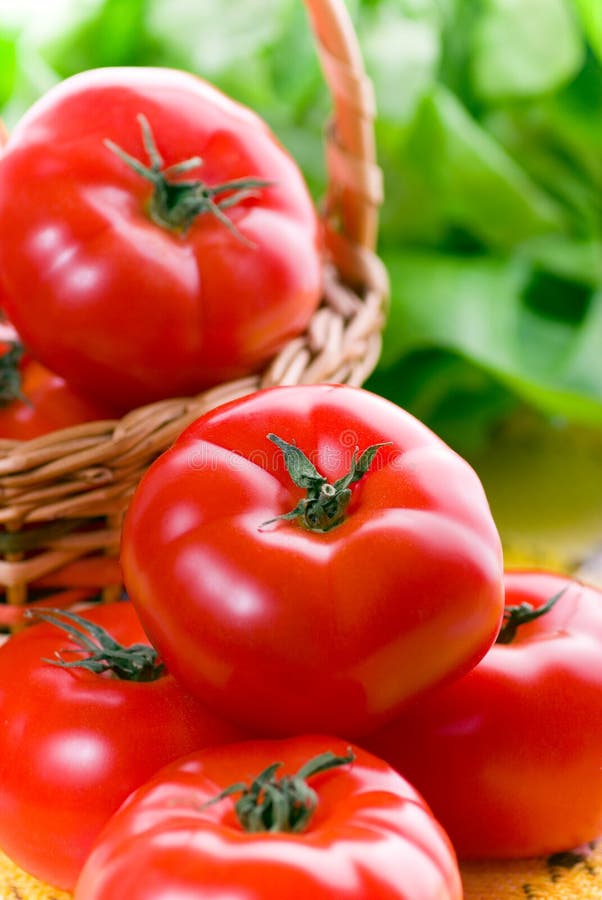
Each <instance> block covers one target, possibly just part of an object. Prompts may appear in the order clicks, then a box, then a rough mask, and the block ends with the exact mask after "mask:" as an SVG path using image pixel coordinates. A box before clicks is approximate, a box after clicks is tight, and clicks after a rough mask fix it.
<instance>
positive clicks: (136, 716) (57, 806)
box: [0, 603, 241, 890]
mask: <svg viewBox="0 0 602 900" xmlns="http://www.w3.org/2000/svg"><path fill="white" fill-rule="evenodd" d="M60 615H61V616H64V615H65V614H64V613H61V614H60ZM82 615H84V616H85V618H86V619H87V620H89V621H90V622H94V623H97V624H98V625H101V626H102V627H103V628H106V629H107V630H108V631H109V632H110V634H111V636H112V637H113V638H114V639H115V640H116V641H118V642H119V643H122V644H125V645H126V646H128V647H129V646H130V645H131V644H135V643H140V642H141V643H142V644H144V645H145V647H146V651H147V652H148V650H149V649H150V648H149V646H148V640H147V639H146V637H145V635H144V632H143V631H142V628H141V626H140V623H139V621H138V619H137V617H136V614H135V611H134V609H133V607H132V605H131V604H130V603H115V604H110V605H109V604H107V605H104V606H99V607H97V608H95V609H93V610H87V611H86V612H85V613H82ZM57 654H60V655H62V656H64V657H65V658H66V659H67V660H72V659H74V658H80V656H81V647H79V645H78V644H77V643H76V641H75V640H74V639H73V638H71V637H70V636H68V635H66V634H65V633H64V631H62V630H60V629H59V628H57V627H56V626H54V625H49V624H38V625H34V626H33V627H31V628H28V629H26V630H25V631H22V632H20V633H19V634H18V635H15V636H14V637H12V638H10V639H9V640H8V641H7V642H6V643H5V644H4V645H3V646H2V647H1V648H0V721H1V722H2V728H1V729H0V846H1V847H2V849H3V850H4V851H5V853H7V854H8V856H10V857H11V859H13V860H14V861H15V862H16V863H18V864H19V865H20V866H21V867H22V868H24V869H25V870H26V871H28V872H30V873H31V874H32V875H34V876H36V877H37V878H39V879H41V880H43V881H46V882H48V883H50V884H52V885H55V886H57V887H60V888H63V889H65V890H71V889H72V888H73V885H74V883H75V880H76V878H77V875H78V873H79V870H80V868H81V866H82V864H83V862H84V860H85V858H86V857H87V855H88V852H89V850H90V847H91V845H92V843H93V841H94V840H95V838H96V836H97V834H98V833H99V831H100V829H101V828H102V827H103V826H104V825H105V823H106V821H107V819H108V818H109V817H110V816H111V815H112V813H113V812H115V810H116V809H117V808H118V806H120V804H121V803H122V802H123V800H125V798H126V797H127V796H128V794H129V793H130V792H131V791H132V790H134V788H137V787H138V786H139V785H141V784H142V783H143V782H144V781H146V779H148V778H149V777H150V776H151V775H153V774H154V773H155V772H156V771H157V770H158V769H160V768H161V767H162V766H164V765H165V764H166V763H167V762H170V761H171V760H173V759H176V758H177V757H179V756H181V755H182V754H184V753H189V752H191V751H192V750H194V749H198V748H200V747H203V746H205V745H208V744H213V743H223V742H225V741H227V740H233V739H235V738H240V737H241V733H240V732H239V731H236V730H235V729H234V728H232V727H231V726H229V725H227V724H225V723H224V722H222V721H221V720H220V719H219V718H217V717H216V716H214V715H213V714H212V713H210V712H208V711H207V710H206V709H205V708H204V707H203V705H202V704H201V703H200V702H199V701H198V700H196V699H194V698H192V697H190V696H189V695H188V694H186V693H185V692H184V691H183V690H182V689H181V688H180V687H179V685H178V684H177V683H176V682H175V681H174V679H173V678H172V676H171V675H166V674H162V675H161V674H160V672H159V673H155V674H158V675H159V677H157V678H156V679H155V680H152V681H133V680H127V679H126V678H125V677H117V676H116V675H114V674H113V675H112V674H111V672H110V671H109V672H106V673H105V674H102V673H95V672H92V671H88V670H87V669H83V668H71V669H65V668H61V667H58V666H56V665H52V664H50V663H49V662H47V661H45V660H48V659H50V660H52V659H56V656H57Z"/></svg>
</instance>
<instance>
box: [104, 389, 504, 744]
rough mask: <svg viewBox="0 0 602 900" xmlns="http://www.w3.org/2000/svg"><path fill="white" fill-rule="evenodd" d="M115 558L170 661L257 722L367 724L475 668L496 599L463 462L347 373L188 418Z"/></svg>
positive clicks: (341, 729) (495, 566)
mask: <svg viewBox="0 0 602 900" xmlns="http://www.w3.org/2000/svg"><path fill="white" fill-rule="evenodd" d="M268 436H269V437H268ZM295 441H296V442H297V444H298V446H297V447H292V448H289V449H288V450H286V451H285V450H283V447H284V448H285V447H286V443H287V442H288V443H289V444H291V445H292V443H293V442H295ZM278 442H280V444H279V443H278ZM356 446H357V447H358V448H359V451H357V452H356V450H355V448H356ZM299 451H302V454H301V456H302V455H303V453H304V454H305V458H306V462H305V463H303V460H302V459H301V458H300V456H299ZM286 458H288V459H289V460H290V466H291V471H293V472H295V477H296V478H297V480H298V481H301V482H304V483H305V484H306V488H307V490H306V489H305V488H303V487H300V486H298V485H297V484H295V482H294V480H293V478H292V477H291V474H289V472H288V471H287V467H286V465H285V459H286ZM307 464H309V467H310V468H309V469H307ZM312 468H313V473H314V474H312ZM350 472H351V473H352V475H353V477H351V476H349V477H348V475H349V473H350ZM320 473H321V474H320ZM338 479H342V481H341V482H340V483H339V484H338V485H335V484H333V482H335V481H337V480H338ZM304 480H305V481H304ZM343 481H344V482H345V483H343ZM313 495H317V496H314V497H313V499H311V497H312V496H313ZM289 515H290V518H289ZM278 517H280V518H278ZM282 517H284V518H282ZM275 519H277V521H273V520H275ZM310 520H312V521H313V525H312V524H311V523H310ZM304 523H305V524H304ZM121 560H122V569H123V574H124V580H125V583H126V585H127V589H128V594H129V596H130V597H131V599H132V601H133V602H134V604H135V605H136V607H137V609H138V612H139V615H140V617H141V619H142V622H143V624H144V627H145V629H146V630H147V633H148V634H149V636H150V637H151V639H152V641H153V643H154V644H155V646H157V648H158V649H159V650H160V652H161V655H162V656H163V658H164V659H165V661H166V663H167V665H168V667H169V669H170V671H172V672H173V674H174V676H175V677H176V678H179V679H180V680H181V681H182V682H183V683H184V684H185V685H186V686H187V687H188V688H189V689H190V690H191V691H193V692H195V693H198V694H199V695H200V696H202V697H203V698H204V699H205V701H206V702H207V703H208V704H209V705H210V706H211V707H212V708H213V709H215V710H220V711H221V712H222V713H223V714H224V715H226V716H227V717H229V718H231V719H232V720H233V721H236V722H238V723H239V724H241V725H244V726H245V727H250V728H252V729H253V731H254V732H261V733H262V734H264V735H265V736H268V735H269V736H285V735H287V734H298V733H300V732H304V731H305V732H307V731H322V732H326V733H336V734H341V735H344V736H346V737H351V736H359V735H361V734H362V733H366V732H367V731H369V730H371V729H373V728H374V727H376V725H377V724H378V723H380V722H382V721H384V720H386V719H387V718H391V717H392V716H393V715H394V713H395V712H396V711H397V710H398V709H399V708H400V707H401V706H402V705H403V704H404V703H405V702H406V701H407V700H408V699H409V698H410V697H411V696H413V695H415V694H416V693H417V692H419V691H421V690H423V689H425V688H426V687H428V686H430V685H431V684H433V683H435V682H439V681H441V680H442V679H444V678H447V677H451V675H452V674H455V673H458V672H460V671H464V670H465V669H466V668H468V667H469V666H471V665H474V663H476V661H477V660H478V659H479V658H480V657H481V656H482V655H483V654H484V653H485V652H486V650H487V649H488V647H489V645H490V644H491V643H492V642H493V640H494V638H495V635H496V634H497V630H498V627H499V623H500V620H501V615H502V611H503V592H502V559H501V549H500V543H499V536H498V533H497V530H496V528H495V524H494V522H493V520H492V517H491V513H490V510H489V506H488V504H487V500H486V497H485V494H484V492H483V488H482V486H481V483H480V481H479V479H478V477H477V476H476V474H475V472H474V471H473V469H471V468H470V466H469V465H468V463H466V462H465V461H464V460H463V459H461V458H460V457H459V456H458V455H457V454H456V453H454V452H453V451H452V450H451V449H450V448H449V447H447V446H446V445H445V444H444V443H443V442H442V441H441V440H440V439H439V438H438V437H436V436H435V435H434V434H433V433H432V432H431V431H430V430H429V429H427V428H426V427H425V426H424V425H423V424H421V423H420V422H418V421H417V420H416V419H415V418H413V417H412V416H411V415H409V414H408V413H407V412H405V411H404V410H402V409H400V408H399V407H397V406H395V405H394V404H393V403H391V402H389V401H388V400H385V399H383V398H382V397H377V396H376V395H375V394H371V393H370V392H368V391H365V390H363V389H361V388H353V387H348V386H345V385H304V386H294V387H276V388H270V389H267V390H264V391H259V392H256V393H255V394H253V395H252V396H249V397H246V398H244V399H242V400H237V401H233V402H232V403H229V404H226V405H224V406H222V407H220V408H218V409H215V410H214V411H212V412H210V413H208V414H207V415H205V416H203V417H201V418H200V419H198V420H197V421H196V422H195V423H193V424H192V425H191V426H190V427H189V428H188V429H187V430H186V431H185V432H184V433H183V434H182V435H181V437H180V438H179V440H178V441H177V442H176V443H175V445H174V446H173V447H172V448H171V449H169V450H168V451H167V452H166V453H164V454H163V455H162V456H161V457H160V458H159V459H158V460H157V461H156V462H155V463H153V465H152V466H151V468H150V470H149V471H148V472H147V473H146V475H145V476H144V477H143V479H142V481H141V482H140V484H139V487H138V489H137V491H136V493H135V495H134V498H133V501H132V503H131V506H130V508H129V513H128V515H127V519H126V522H125V528H124V532H123V539H122V553H121Z"/></svg>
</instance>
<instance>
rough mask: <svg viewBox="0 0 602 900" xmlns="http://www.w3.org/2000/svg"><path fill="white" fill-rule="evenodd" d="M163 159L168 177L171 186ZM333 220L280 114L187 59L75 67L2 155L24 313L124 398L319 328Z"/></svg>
mask: <svg viewBox="0 0 602 900" xmlns="http://www.w3.org/2000/svg"><path fill="white" fill-rule="evenodd" d="M141 117H142V118H141ZM143 126H147V127H148V129H149V132H150V137H151V138H152V142H153V143H154V147H151V146H149V134H148V133H146V134H145V132H144V127H143ZM107 141H108V142H109V143H107ZM120 154H121V155H120ZM123 154H126V155H127V158H129V160H130V161H129V162H128V161H127V158H124V156H123ZM153 154H155V156H156V157H157V159H158V161H157V162H156V165H155V167H154V169H153V164H152V163H153ZM189 159H195V164H194V165H192V166H191V167H188V168H187V169H184V170H178V169H177V168H176V169H174V168H173V167H174V166H178V164H180V163H182V162H185V161H186V160H189ZM132 160H133V162H132ZM136 161H138V163H139V164H142V165H144V166H146V167H147V169H148V170H149V171H148V172H147V174H146V175H145V174H141V173H140V172H139V171H136V170H135V168H134V167H133V166H135V163H136ZM151 170H152V171H151ZM158 171H162V172H166V178H167V183H166V185H164V186H163V187H162V188H158V189H157V192H156V193H154V183H156V175H157V172H158ZM153 178H154V179H155V182H153ZM241 179H242V182H243V183H244V184H247V183H248V180H249V179H251V183H252V184H255V183H256V182H261V184H262V186H259V187H253V186H251V187H250V188H245V187H244V185H243V186H242V187H237V185H239V184H240V183H241V182H240V180H241ZM191 180H194V181H196V182H197V183H198V187H197V188H195V191H194V192H193V193H192V194H190V192H189V194H188V195H187V198H186V201H185V203H184V206H182V205H181V204H180V205H179V206H178V205H177V202H176V201H181V199H182V196H181V190H182V189H181V185H182V183H183V182H185V181H191ZM199 180H201V181H202V184H201V183H200V181H199ZM232 182H234V183H235V184H234V185H233V186H232V187H231V188H229V189H227V190H225V191H222V192H220V191H217V186H218V185H223V184H225V183H229V184H231V183H232ZM216 191H217V192H216ZM212 192H214V193H212ZM153 196H159V197H160V198H163V200H162V203H163V207H165V209H163V207H161V209H162V210H163V212H164V213H165V216H166V218H163V219H161V220H160V221H161V222H162V224H158V222H159V217H158V214H157V213H156V208H155V206H153V205H152V204H153V202H154V201H153V199H152V198H153ZM163 201H164V202H163ZM209 201H211V203H213V206H212V207H211V208H210V209H207V208H206V209H205V211H201V212H200V213H199V214H198V215H196V217H191V218H190V220H188V219H187V218H186V217H185V216H184V213H186V212H187V211H190V210H191V209H193V208H194V209H196V208H197V206H198V205H199V204H200V205H201V206H202V205H203V203H204V205H205V207H208V205H209ZM220 203H222V204H223V206H222V207H221V208H220V209H216V204H220ZM195 204H197V206H195ZM176 207H177V210H176ZM184 207H185V209H184ZM174 210H176V211H175V212H174ZM181 220H182V221H181ZM318 232H319V228H318V224H317V218H316V214H315V211H314V207H313V204H312V201H311V198H310V197H309V194H308V192H307V189H306V186H305V184H304V181H303V179H302V176H301V174H300V172H299V169H298V166H297V164H296V163H295V162H294V160H293V159H292V158H291V157H290V155H289V154H288V153H287V152H286V151H285V150H284V148H283V147H282V146H281V145H280V143H279V142H278V141H277V140H276V139H275V137H274V136H273V134H272V133H271V132H270V131H269V130H268V128H267V126H266V125H265V123H264V122H263V121H262V120H261V119H260V118H259V117H258V116H256V115H255V114H254V113H252V112H251V111H250V110H248V109H246V108H244V107H242V106H241V105H239V104H237V103H235V102H234V101H233V100H231V99H229V98H227V97H226V96H224V95H223V94H222V93H220V92H219V91H217V90H216V89H215V88H213V87H212V86H211V85H209V84H208V83H206V82H204V81H202V80H201V79H199V78H198V77H196V76H193V75H191V74H188V73H185V72H181V71H175V70H169V69H161V68H146V67H134V68H108V69H96V70H91V71H88V72H84V73H80V74H78V75H75V76H73V77H72V78H69V79H66V80H65V81H63V82H61V83H59V84H58V85H57V86H55V87H54V88H52V89H51V90H50V91H48V92H47V93H46V94H45V95H44V96H43V97H42V98H41V99H40V100H39V101H37V102H36V103H35V104H34V105H33V106H32V107H31V109H30V110H29V111H28V112H27V113H26V114H25V116H24V117H23V118H22V119H21V120H20V122H19V123H18V124H17V125H16V127H15V129H14V131H13V132H12V134H11V135H10V138H9V140H8V142H7V145H6V147H5V150H4V152H3V154H2V156H1V157H0V272H1V273H2V276H1V278H2V285H1V286H0V294H2V295H3V302H4V303H5V305H6V308H7V310H8V313H9V317H10V318H11V320H12V321H13V322H14V324H15V326H16V327H17V330H18V331H19V333H20V334H21V335H22V336H23V340H24V342H25V343H26V344H27V345H28V346H29V348H30V349H31V351H32V353H33V355H34V356H35V357H36V358H37V359H39V360H40V361H41V362H42V363H44V364H45V365H46V366H47V367H48V368H50V369H52V371H55V372H57V373H58V374H60V375H61V376H63V377H64V378H66V379H67V380H68V381H69V382H70V383H72V384H74V385H76V386H79V388H80V389H82V390H84V391H85V392H86V393H92V394H94V395H95V396H98V397H102V398H103V400H104V401H105V402H109V403H111V404H112V403H115V402H117V403H119V404H120V405H121V406H122V407H123V408H131V407H134V406H138V405H140V404H142V403H145V402H150V401H153V400H157V399H161V398H163V397H167V396H180V395H190V394H192V393H194V392H197V391H200V390H201V389H203V388H205V387H207V386H208V385H211V384H215V383H217V382H222V381H225V380H228V379H229V378H234V377H237V376H239V375H241V374H246V373H248V372H250V371H255V370H256V369H257V368H258V367H260V366H261V365H262V364H263V363H265V361H266V360H267V359H269V358H270V357H271V356H272V355H273V354H274V353H275V352H276V351H277V350H278V349H279V348H280V347H281V346H282V345H283V343H284V342H285V341H286V340H287V339H288V338H290V337H291V336H293V335H295V334H297V333H298V332H300V331H302V330H303V328H304V327H305V325H306V324H307V322H308V321H309V318H310V317H311V315H312V313H313V311H314V309H315V307H316V306H317V303H318V302H319V298H320V294H321V265H320V253H319V234H318Z"/></svg>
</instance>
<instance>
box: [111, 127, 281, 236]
mask: <svg viewBox="0 0 602 900" xmlns="http://www.w3.org/2000/svg"><path fill="white" fill-rule="evenodd" d="M137 118H138V122H139V123H140V128H141V130H142V142H143V144H144V149H145V150H146V154H147V156H148V158H149V162H150V165H145V164H144V163H143V162H141V161H140V160H139V159H136V157H135V156H131V155H130V154H129V153H127V152H126V151H125V150H124V149H123V148H122V147H120V146H119V145H118V144H116V143H115V142H114V141H111V140H109V139H107V140H105V142H104V143H105V146H106V147H108V148H109V150H111V151H112V152H113V153H115V154H116V156H118V157H119V159H121V160H122V161H123V162H124V163H125V164H126V165H128V166H129V167H130V168H131V169H133V170H134V172H136V173H137V174H138V175H140V176H141V177H142V178H146V179H147V180H148V181H150V182H151V183H152V185H153V187H154V190H153V194H152V196H151V198H150V204H149V215H150V217H151V219H152V220H153V222H155V223H156V224H157V225H160V226H161V227H162V228H168V229H169V230H171V231H176V232H178V233H180V234H182V235H185V234H186V233H187V231H188V230H189V228H190V226H191V225H192V223H193V222H194V221H195V219H196V218H197V216H200V215H202V214H203V213H210V214H211V215H214V216H215V217H216V218H217V219H219V221H220V222H221V223H222V224H223V225H225V226H226V228H228V230H229V231H231V232H232V234H234V235H235V236H236V237H237V238H238V239H239V240H240V241H242V242H243V243H244V244H247V245H248V246H251V247H252V246H254V244H253V243H252V242H251V241H249V240H248V239H247V238H246V237H245V236H244V235H243V234H242V233H241V232H240V231H239V230H238V228H237V227H236V226H235V224H234V222H232V220H231V219H230V218H228V216H227V215H226V214H225V213H224V209H228V208H230V207H231V206H235V205H236V204H237V203H240V202H241V201H243V200H246V199H247V198H248V197H256V196H257V193H258V190H260V189H261V188H266V187H270V186H271V185H272V184H273V182H271V181H265V180H264V179H262V178H235V179H233V180H231V181H224V182H222V183H221V184H215V185H211V186H210V185H208V184H207V183H206V182H205V181H203V180H202V179H201V178H194V179H190V180H184V179H176V180H174V179H173V176H174V175H181V174H182V173H183V172H188V171H190V170H191V169H198V168H199V167H200V166H202V164H203V160H202V159H201V157H200V156H192V157H191V158H190V159H185V160H182V162H179V163H175V164H174V165H172V166H167V167H166V166H165V163H164V160H163V157H162V156H161V154H160V153H159V150H158V148H157V144H156V141H155V138H154V135H153V132H152V129H151V127H150V124H149V122H148V119H147V118H146V116H144V115H142V114H140V115H139V116H138V117H137ZM223 194H226V195H227V196H221V198H220V195H223Z"/></svg>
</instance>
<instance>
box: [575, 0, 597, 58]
mask: <svg viewBox="0 0 602 900" xmlns="http://www.w3.org/2000/svg"><path fill="white" fill-rule="evenodd" d="M573 3H574V5H575V6H576V7H577V12H578V13H579V17H580V19H581V24H582V25H583V29H584V31H585V34H586V35H587V39H588V41H589V44H590V46H591V48H592V50H593V51H594V53H596V55H597V56H598V58H599V59H600V60H602V3H600V0H573Z"/></svg>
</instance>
